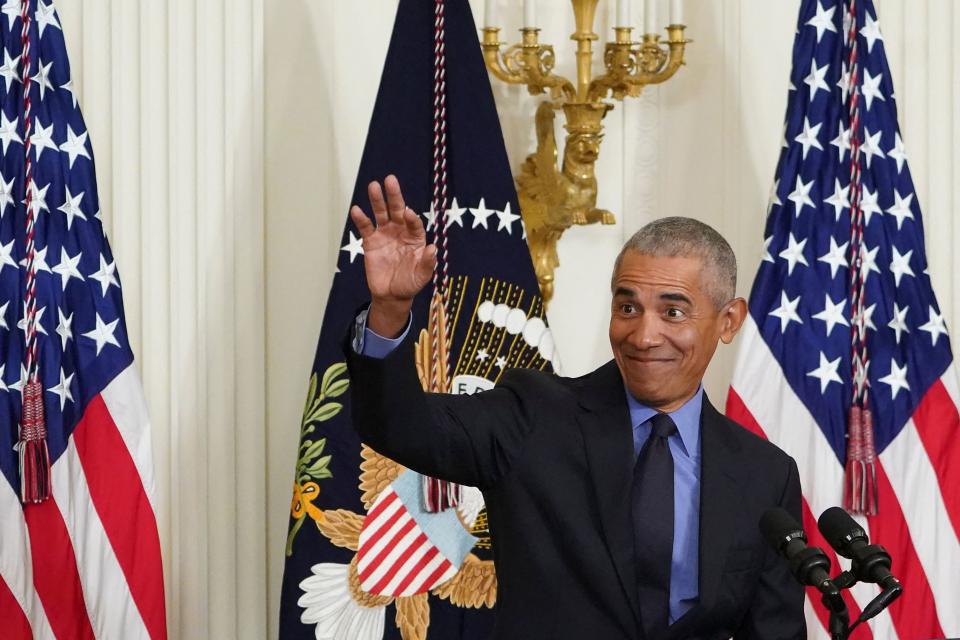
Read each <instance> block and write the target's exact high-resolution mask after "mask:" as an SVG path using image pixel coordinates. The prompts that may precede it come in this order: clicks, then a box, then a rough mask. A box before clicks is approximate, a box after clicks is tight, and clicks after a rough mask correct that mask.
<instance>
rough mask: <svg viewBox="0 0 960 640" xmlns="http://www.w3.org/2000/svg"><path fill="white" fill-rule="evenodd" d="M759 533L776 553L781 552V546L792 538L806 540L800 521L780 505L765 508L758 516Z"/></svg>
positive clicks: (785, 544)
mask: <svg viewBox="0 0 960 640" xmlns="http://www.w3.org/2000/svg"><path fill="white" fill-rule="evenodd" d="M760 533H762V534H763V537H764V538H765V539H766V541H767V543H768V544H769V545H770V546H771V547H773V548H774V549H775V550H776V551H777V553H782V552H783V548H784V547H786V546H787V545H788V544H789V543H790V542H791V541H793V540H797V539H800V540H803V541H806V539H807V536H806V535H805V534H804V533H803V527H801V526H800V523H798V522H797V521H796V520H795V519H794V518H793V516H791V515H790V514H789V513H788V512H787V511H786V509H782V508H780V507H777V508H776V509H767V510H766V511H765V512H764V513H763V516H761V518H760Z"/></svg>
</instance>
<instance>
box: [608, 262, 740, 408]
mask: <svg viewBox="0 0 960 640" xmlns="http://www.w3.org/2000/svg"><path fill="white" fill-rule="evenodd" d="M711 275H712V274H711V272H710V270H709V269H705V268H704V263H703V261H702V260H701V259H700V258H695V257H683V256H674V257H658V256H648V255H643V254H640V253H637V252H636V251H628V252H626V253H625V254H624V256H623V260H622V261H621V263H620V267H619V269H618V270H617V273H616V274H615V275H614V278H613V303H612V307H611V313H610V345H611V347H612V348H613V357H614V359H615V360H616V362H617V366H618V367H619V368H620V373H621V375H622V376H623V380H624V383H625V384H626V386H627V389H629V391H630V393H631V394H632V395H633V396H634V397H635V398H636V399H637V400H639V401H640V402H642V403H644V404H646V405H647V406H650V407H652V408H654V409H657V410H658V411H663V412H670V411H674V410H676V409H678V408H680V407H681V406H682V405H683V404H684V403H685V402H686V401H687V400H689V399H690V398H691V397H693V395H694V394H695V393H696V392H697V389H698V388H699V386H700V381H701V380H702V379H703V373H704V371H706V369H707V365H708V364H710V359H711V358H712V357H713V353H714V351H716V348H717V343H718V342H719V341H721V340H722V341H723V342H724V344H729V343H730V342H731V341H732V340H733V337H734V336H735V335H736V333H737V331H738V330H739V329H740V325H741V324H743V320H744V318H745V317H746V312H747V306H746V302H745V301H744V300H743V298H735V299H733V300H731V301H729V302H727V303H726V304H724V305H723V306H722V307H721V308H720V309H717V307H716V303H715V302H714V301H713V300H712V299H711V298H710V296H709V295H708V293H707V291H708V288H707V287H705V286H704V284H705V283H704V280H705V278H709V277H711Z"/></svg>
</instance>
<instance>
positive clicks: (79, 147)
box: [60, 125, 90, 169]
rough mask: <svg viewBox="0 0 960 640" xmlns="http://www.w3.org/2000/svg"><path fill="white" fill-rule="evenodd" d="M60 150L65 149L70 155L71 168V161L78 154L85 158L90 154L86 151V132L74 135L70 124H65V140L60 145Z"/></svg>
mask: <svg viewBox="0 0 960 640" xmlns="http://www.w3.org/2000/svg"><path fill="white" fill-rule="evenodd" d="M60 151H65V152H66V153H67V155H68V156H70V168H71V169H73V163H74V161H75V160H76V159H77V157H78V156H82V157H84V158H86V159H87V160H89V159H90V154H89V153H88V152H87V132H86V131H84V132H83V133H81V134H80V135H76V134H75V133H74V132H73V129H72V128H71V127H70V125H67V141H66V142H64V143H63V144H62V145H60Z"/></svg>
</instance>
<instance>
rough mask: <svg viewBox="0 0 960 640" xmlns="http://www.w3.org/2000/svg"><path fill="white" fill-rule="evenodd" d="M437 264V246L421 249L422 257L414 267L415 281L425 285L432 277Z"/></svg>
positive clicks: (431, 245)
mask: <svg viewBox="0 0 960 640" xmlns="http://www.w3.org/2000/svg"><path fill="white" fill-rule="evenodd" d="M436 264H437V245H435V244H428V245H427V246H426V247H424V249H423V255H422V256H420V261H419V262H418V263H417V266H416V274H417V280H418V281H419V282H422V283H423V284H426V283H427V282H429V281H430V277H431V276H432V275H433V269H434V267H435V266H436Z"/></svg>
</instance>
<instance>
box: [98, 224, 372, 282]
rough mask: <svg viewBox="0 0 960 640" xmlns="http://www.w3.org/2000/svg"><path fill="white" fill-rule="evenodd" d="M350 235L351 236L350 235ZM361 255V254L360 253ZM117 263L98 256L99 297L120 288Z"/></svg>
mask: <svg viewBox="0 0 960 640" xmlns="http://www.w3.org/2000/svg"><path fill="white" fill-rule="evenodd" d="M350 235H353V234H352V233H351V234H350ZM361 253H362V252H361ZM116 271H117V263H116V261H113V262H111V263H110V264H107V260H106V258H104V257H103V254H102V253H101V254H100V270H99V271H97V272H96V273H91V274H90V277H91V278H93V279H94V280H96V281H98V282H99V283H100V290H101V295H104V296H106V295H107V289H109V288H110V285H113V286H115V287H117V288H119V287H120V283H119V282H117V274H116Z"/></svg>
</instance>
